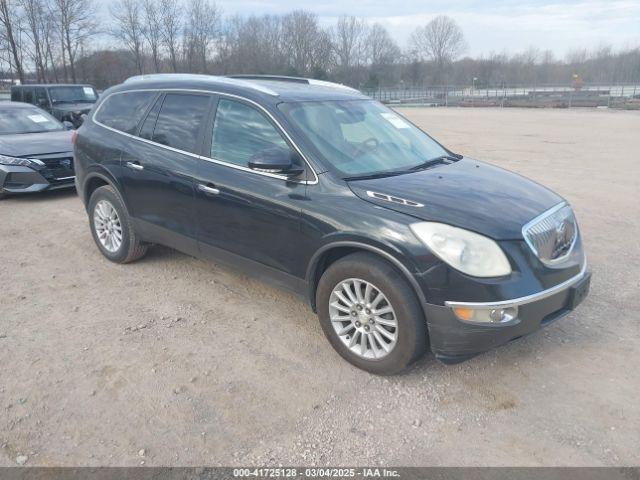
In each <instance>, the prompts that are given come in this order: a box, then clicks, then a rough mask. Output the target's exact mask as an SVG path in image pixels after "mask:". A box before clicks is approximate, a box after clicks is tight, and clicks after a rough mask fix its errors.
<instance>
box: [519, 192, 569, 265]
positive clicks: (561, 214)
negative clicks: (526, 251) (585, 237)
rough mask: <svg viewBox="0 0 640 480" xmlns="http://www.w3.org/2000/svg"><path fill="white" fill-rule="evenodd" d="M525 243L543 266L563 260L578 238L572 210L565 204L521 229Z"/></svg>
mask: <svg viewBox="0 0 640 480" xmlns="http://www.w3.org/2000/svg"><path fill="white" fill-rule="evenodd" d="M522 235H523V236H524V239H525V241H526V242H527V243H528V244H529V247H531V250H533V253H535V254H536V256H537V257H538V258H539V259H540V260H541V261H542V262H543V263H545V264H547V265H552V264H555V263H559V262H561V261H562V260H564V259H565V258H566V257H567V256H568V255H569V254H570V253H571V250H572V249H573V245H574V244H575V243H576V238H577V237H578V225H577V224H576V218H575V216H574V214H573V210H572V209H571V207H570V206H569V205H567V204H566V203H563V204H560V205H558V206H556V207H554V208H552V209H551V210H549V211H547V212H545V213H543V214H542V215H540V216H539V217H537V218H534V219H533V220H532V221H531V222H529V223H527V224H526V225H525V226H524V227H523V229H522Z"/></svg>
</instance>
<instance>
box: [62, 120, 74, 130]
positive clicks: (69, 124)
mask: <svg viewBox="0 0 640 480" xmlns="http://www.w3.org/2000/svg"><path fill="white" fill-rule="evenodd" d="M62 124H63V125H64V128H65V129H67V130H74V129H75V128H74V126H73V123H71V122H69V121H68V120H65V121H64V122H62Z"/></svg>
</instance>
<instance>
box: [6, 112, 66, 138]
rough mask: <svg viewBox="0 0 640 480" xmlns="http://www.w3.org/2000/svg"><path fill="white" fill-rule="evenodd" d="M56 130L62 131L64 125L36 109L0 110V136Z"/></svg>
mask: <svg viewBox="0 0 640 480" xmlns="http://www.w3.org/2000/svg"><path fill="white" fill-rule="evenodd" d="M56 130H64V125H62V124H61V123H60V122H59V121H58V120H56V119H55V118H53V117H52V116H51V115H49V114H48V113H47V112H44V111H42V110H40V109H38V108H7V109H0V135H9V134H13V133H40V132H53V131H56Z"/></svg>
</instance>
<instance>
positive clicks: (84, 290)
mask: <svg viewBox="0 0 640 480" xmlns="http://www.w3.org/2000/svg"><path fill="white" fill-rule="evenodd" d="M402 113H404V114H406V115H407V116H408V117H409V118H411V119H412V120H414V121H415V122H416V123H418V124H420V125H421V126H423V127H424V128H425V129H426V130H427V131H429V132H431V133H432V134H433V135H434V136H435V137H436V138H438V139H439V140H440V141H442V142H443V143H445V144H446V145H448V146H450V147H451V148H452V149H453V150H455V151H458V152H461V153H464V154H467V155H470V156H475V157H477V158H480V159H484V160H487V161H490V162H492V163H495V164H497V165H500V166H503V167H506V168H508V169H511V170H515V171H517V172H519V173H522V174H524V175H526V176H528V177H530V178H533V179H535V180H537V181H539V182H541V183H544V184H545V185H548V186H549V187H551V188H552V189H554V190H556V191H557V192H559V193H560V194H561V195H563V196H565V197H566V198H567V199H568V200H569V201H570V202H571V203H572V204H573V206H574V208H575V210H576V212H577V215H578V219H579V221H580V224H581V229H582V233H583V236H584V241H585V246H586V249H587V253H588V255H589V262H590V266H591V269H592V271H593V274H594V277H593V283H592V290H591V295H590V297H589V298H588V299H587V300H586V301H585V303H584V304H583V305H582V306H581V308H579V309H578V310H577V311H576V312H574V313H572V314H571V315H569V316H568V317H565V318H564V319H563V320H561V321H559V322H557V323H555V324H553V325H551V326H550V327H548V328H547V329H545V330H543V331H539V332H537V333H536V334H534V335H532V336H529V337H527V338H524V339H520V340H518V341H516V342H513V343H511V344H509V345H507V346H505V347H502V348H500V349H497V350H495V351H492V352H490V353H487V354H484V355H482V356H480V357H477V358H475V359H473V360H470V361H468V362H466V363H463V364H460V365H455V366H448V367H447V366H444V365H441V364H440V363H438V362H437V361H435V360H434V359H433V357H426V358H425V359H424V360H422V361H421V362H419V363H418V364H417V365H415V367H413V368H412V369H411V370H410V371H409V372H408V373H406V374H404V375H401V376H397V377H391V378H380V377H375V376H372V375H369V374H367V373H365V372H362V371H359V370H357V369H355V368H353V367H351V366H350V365H349V364H347V363H346V362H345V361H343V360H341V359H340V357H339V356H338V355H337V354H335V353H334V352H333V350H332V349H331V347H330V346H329V344H328V343H327V342H326V341H325V339H324V337H323V335H322V332H321V330H320V327H319V325H318V322H317V320H316V318H315V316H314V315H313V314H312V313H311V312H310V310H308V309H307V307H306V306H305V304H303V303H302V302H301V301H300V300H298V299H297V298H295V297H293V296H291V295H289V294H287V293H283V292H281V291H278V290H275V289H274V288H272V287H270V286H269V285H267V284H264V283H261V282H258V281H256V280H252V279H250V278H247V277H245V276H242V275H239V274H237V273H235V272H234V271H231V270H228V269H226V268H223V267H219V266H217V265H215V264H211V263H207V262H204V261H200V260H196V259H193V258H190V257H187V256H185V255H182V254H179V253H177V252H174V251H171V250H169V249H166V248H160V247H157V248H154V249H153V250H152V251H151V252H150V254H149V255H148V256H147V257H146V258H145V259H143V260H142V261H140V262H138V263H134V264H131V265H127V266H119V265H114V264H112V263H109V262H108V261H106V260H105V259H104V258H103V257H102V256H101V255H100V254H99V252H98V250H97V248H96V247H95V245H94V243H93V240H92V238H91V235H90V233H89V229H88V225H87V217H86V215H85V212H84V210H83V207H82V205H81V203H80V200H79V199H78V198H77V197H76V196H75V194H73V193H71V192H58V193H55V192H53V193H49V194H43V195H37V196H30V197H22V198H10V199H7V200H4V201H1V202H0V245H1V248H0V291H1V292H2V306H1V309H0V365H1V368H0V444H1V445H2V448H1V449H0V465H15V464H16V461H17V459H18V457H19V456H20V457H22V458H20V459H19V460H20V462H21V463H26V464H27V465H58V466H72V465H138V464H141V463H142V462H144V464H146V465H202V464H205V465H212V466H215V465H247V464H271V465H274V464H285V465H292V464H293V465H306V464H330V465H377V464H383V465H411V466H414V465H415V466H418V465H532V466H535V465H638V464H639V463H640V449H639V448H638V446H639V445H640V423H639V420H638V419H640V403H639V402H638V392H640V375H638V370H639V367H640V340H639V337H638V333H639V325H640V322H639V320H640V314H639V313H638V312H640V300H639V295H638V291H639V289H638V287H639V279H640V243H639V242H640V240H639V239H640V227H639V225H640V224H639V223H638V219H639V218H640V163H639V162H638V160H639V157H638V152H639V151H640V134H639V133H640V112H613V111H606V110H580V111H577V110H576V111H567V110H564V111H562V110H515V109H513V110H512V109H505V110H499V109H495V110H492V109H476V110H471V109H455V108H451V109H406V110H403V111H402ZM497 213H498V212H497ZM25 457H26V458H25Z"/></svg>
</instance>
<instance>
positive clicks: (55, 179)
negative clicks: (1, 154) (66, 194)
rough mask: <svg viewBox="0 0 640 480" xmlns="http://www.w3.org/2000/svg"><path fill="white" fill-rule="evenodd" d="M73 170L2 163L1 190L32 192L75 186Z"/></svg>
mask: <svg viewBox="0 0 640 480" xmlns="http://www.w3.org/2000/svg"><path fill="white" fill-rule="evenodd" d="M74 178H75V175H74V173H73V170H70V171H56V170H51V169H47V168H44V169H41V170H36V169H33V168H30V167H23V166H14V165H0V192H2V193H32V192H41V191H43V190H53V189H58V188H69V187H73V186H74V183H73V182H74Z"/></svg>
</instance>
